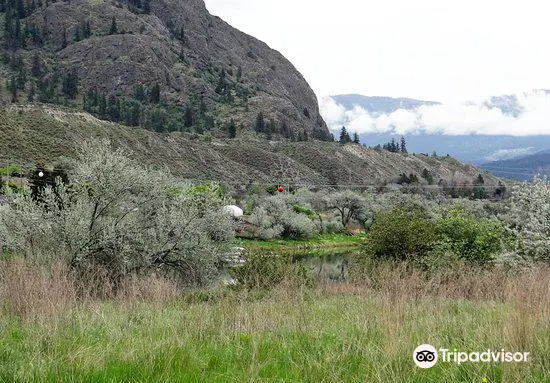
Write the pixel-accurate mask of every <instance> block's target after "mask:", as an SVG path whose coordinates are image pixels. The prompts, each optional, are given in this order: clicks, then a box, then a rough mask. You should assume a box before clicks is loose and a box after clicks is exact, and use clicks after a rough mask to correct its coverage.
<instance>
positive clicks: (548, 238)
mask: <svg viewBox="0 0 550 383" xmlns="http://www.w3.org/2000/svg"><path fill="white" fill-rule="evenodd" d="M504 219H505V220H507V221H508V223H509V225H510V228H511V231H512V232H513V233H514V234H515V235H516V244H517V255H518V256H519V257H520V258H521V259H522V260H524V261H528V262H538V261H550V183H549V182H548V180H547V179H535V180H534V182H533V183H531V184H527V183H525V184H522V185H518V186H516V187H514V189H513V192H512V198H511V203H510V209H509V211H508V213H507V214H506V215H505V216H504Z"/></svg>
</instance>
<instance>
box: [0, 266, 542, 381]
mask: <svg viewBox="0 0 550 383" xmlns="http://www.w3.org/2000/svg"><path fill="white" fill-rule="evenodd" d="M3 266H4V267H3V269H2V270H4V272H3V273H0V275H1V276H2V278H0V288H1V289H0V299H1V301H2V302H3V306H2V307H3V311H2V315H1V317H0V381H1V382H19V381H20V382H44V381H51V382H58V381H62V382H81V381H82V382H123V381H131V382H246V381H248V382H255V381H262V382H263V381H265V382H283V381H284V382H288V381H291V382H484V381H487V382H548V381H550V301H549V298H548V297H549V296H550V295H549V293H550V291H549V289H550V287H549V286H550V272H549V270H548V269H547V268H546V269H537V270H530V271H525V272H521V273H518V272H514V273H506V272H503V271H502V272H501V271H476V272H461V273H460V276H459V275H458V274H457V275H455V276H454V277H449V276H447V277H441V278H439V279H437V280H435V279H434V280H430V281H425V280H423V277H422V276H420V275H418V274H415V273H409V272H404V271H403V270H401V271H398V270H389V269H387V270H386V271H383V270H381V271H380V272H379V273H378V274H377V278H376V281H375V280H374V279H373V278H372V277H371V278H370V282H369V281H368V280H365V282H364V283H361V284H355V285H351V284H332V285H318V286H317V288H316V289H313V290H312V289H301V288H297V287H293V286H291V285H283V286H281V287H280V288H277V289H276V290H274V291H272V292H270V293H262V294H259V293H256V292H247V291H230V292H226V293H223V294H204V293H194V294H190V293H186V294H183V295H182V294H181V293H180V292H178V291H177V289H175V288H174V287H173V286H170V285H169V284H162V283H156V284H155V283H153V282H151V281H149V282H147V283H146V284H145V285H139V284H137V285H132V286H129V287H127V288H126V290H125V291H126V292H125V295H124V296H121V297H117V298H113V299H112V300H109V301H104V300H103V301H102V300H95V299H76V298H75V296H74V293H73V292H72V290H71V288H70V286H69V285H67V281H66V280H65V279H63V277H62V274H60V273H53V277H52V274H50V273H45V272H43V271H40V272H38V271H36V270H35V269H30V270H29V269H27V268H25V267H21V266H17V267H13V265H8V266H6V265H3ZM6 270H7V271H6ZM8 272H9V274H8ZM29 276H32V278H29ZM25 281H28V283H27V282H25ZM144 292H147V293H146V294H143V293H144ZM206 297H210V298H211V299H208V300H207V299H204V298H206ZM422 343H429V344H433V345H434V346H435V347H438V348H439V347H446V348H449V349H453V348H457V349H459V350H461V351H485V350H486V349H488V348H492V349H495V350H500V349H501V348H505V349H507V350H510V351H526V352H530V353H531V356H532V359H531V360H530V361H529V362H528V363H525V364H511V363H508V364H485V363H479V364H474V363H466V364H462V365H460V366H458V365H456V364H450V363H443V362H440V363H438V364H437V365H436V366H435V367H434V368H432V369H429V370H422V369H419V368H417V367H416V366H415V365H414V363H413V360H412V353H413V350H414V349H415V348H416V346H418V345H419V344H422Z"/></svg>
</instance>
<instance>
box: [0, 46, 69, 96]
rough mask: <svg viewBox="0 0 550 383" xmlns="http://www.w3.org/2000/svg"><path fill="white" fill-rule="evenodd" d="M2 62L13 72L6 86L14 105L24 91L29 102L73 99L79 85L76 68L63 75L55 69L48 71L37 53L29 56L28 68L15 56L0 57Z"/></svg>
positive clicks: (55, 67)
mask: <svg viewBox="0 0 550 383" xmlns="http://www.w3.org/2000/svg"><path fill="white" fill-rule="evenodd" d="M6 60H7V63H8V64H9V67H10V69H11V70H12V73H13V74H12V76H11V78H9V79H8V80H7V84H6V89H7V90H8V91H9V92H10V94H11V96H12V102H18V101H19V100H20V96H21V95H22V94H23V93H24V92H25V91H26V94H27V101H29V102H34V101H36V100H37V101H40V102H44V103H62V101H65V102H66V101H68V100H74V99H76V96H77V94H78V86H79V79H78V72H77V70H76V69H72V70H69V71H65V72H63V73H62V72H61V71H60V70H59V68H58V67H57V66H53V67H52V68H51V69H49V68H48V66H47V65H45V63H44V62H43V61H42V59H41V58H40V56H39V55H38V53H35V54H34V55H33V56H32V58H31V62H30V65H29V66H30V68H29V67H28V65H27V63H25V60H23V58H22V57H21V56H19V55H15V54H14V55H12V56H11V57H4V62H6ZM27 84H28V85H27Z"/></svg>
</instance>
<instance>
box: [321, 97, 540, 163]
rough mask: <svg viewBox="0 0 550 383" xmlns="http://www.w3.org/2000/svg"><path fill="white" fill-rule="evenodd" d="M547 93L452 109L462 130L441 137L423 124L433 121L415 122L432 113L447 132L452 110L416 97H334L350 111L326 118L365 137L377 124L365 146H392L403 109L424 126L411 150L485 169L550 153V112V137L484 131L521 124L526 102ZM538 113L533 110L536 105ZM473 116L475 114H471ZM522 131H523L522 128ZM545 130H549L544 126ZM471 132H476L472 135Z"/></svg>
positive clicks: (332, 125)
mask: <svg viewBox="0 0 550 383" xmlns="http://www.w3.org/2000/svg"><path fill="white" fill-rule="evenodd" d="M541 92H543V93H541ZM545 94H550V90H545V89H539V90H535V91H533V92H531V93H525V94H519V95H502V96H494V97H490V98H488V99H487V100H485V101H480V102H465V103H464V104H463V109H460V110H458V112H457V111H456V110H454V109H449V113H453V112H454V115H452V116H449V117H448V118H449V123H448V125H449V126H453V125H454V126H458V128H456V130H457V131H458V133H457V134H447V133H445V132H438V131H437V129H432V130H430V129H429V128H430V126H423V125H422V124H426V125H427V124H428V123H429V122H431V120H427V119H419V120H415V118H417V115H420V114H427V115H429V116H430V117H432V114H434V112H437V117H438V118H439V119H437V120H436V121H435V122H434V123H436V124H437V126H439V127H443V128H444V127H445V126H446V123H447V121H446V120H445V118H447V115H446V113H447V109H446V108H448V106H446V105H444V104H442V103H440V102H437V101H426V100H417V99H411V98H391V97H368V96H362V95H358V94H344V95H336V96H331V97H330V98H331V99H332V100H333V101H334V102H335V103H336V104H337V105H338V108H340V109H345V111H344V112H342V113H341V116H340V119H339V120H337V121H336V120H333V121H330V118H329V117H328V116H325V119H327V123H328V124H329V126H330V128H332V129H333V131H335V132H336V130H337V129H339V128H340V127H341V126H342V125H347V126H348V127H349V130H351V131H353V130H354V129H353V128H354V127H355V129H356V130H359V131H360V132H361V131H362V130H364V129H365V128H366V127H365V126H364V125H362V124H363V121H364V124H376V125H375V128H373V129H371V130H372V131H369V132H366V133H365V132H362V133H361V142H362V143H364V144H366V145H368V146H376V145H378V144H383V143H385V142H388V141H389V140H391V139H392V138H393V139H400V137H401V135H400V134H397V133H396V130H397V128H398V127H399V122H400V120H398V119H397V117H395V118H394V116H396V115H395V114H394V115H392V113H394V112H397V111H400V110H402V111H408V112H410V113H409V114H406V113H405V115H407V116H409V117H411V119H412V120H413V123H416V124H418V125H417V126H415V127H414V128H415V129H413V130H414V132H413V133H409V134H406V140H407V143H408V149H409V151H411V152H417V153H430V154H431V153H433V152H437V153H438V154H443V155H445V154H450V155H451V156H454V157H456V158H458V159H460V160H462V161H465V162H469V163H473V164H475V165H481V164H487V163H489V162H494V161H506V160H511V159H514V158H523V157H527V156H531V155H535V154H538V153H539V152H541V151H545V150H550V113H549V119H548V134H546V132H545V131H544V128H543V129H540V130H542V131H543V134H536V135H524V136H522V135H509V134H502V135H498V134H494V133H495V131H494V130H493V131H492V132H491V134H483V133H484V131H485V129H484V128H483V127H484V126H485V125H484V124H491V123H494V121H495V120H497V121H498V122H500V121H504V122H505V123H517V122H518V121H521V120H520V118H524V117H526V116H527V117H529V115H527V113H531V112H532V110H530V109H528V108H526V106H525V105H524V104H523V103H525V102H526V100H530V99H529V97H531V95H533V96H532V97H539V98H540V97H542V99H544V98H545ZM539 101H540V99H539ZM469 106H472V108H471V110H469V109H468V107H469ZM536 106H537V107H538V108H539V110H538V112H539V113H540V110H544V108H545V106H544V105H543V106H539V105H536ZM429 107H434V108H433V109H432V108H429ZM532 108H533V106H532V105H531V109H532ZM493 109H498V110H499V111H500V112H501V113H497V114H495V113H494V112H493V111H492V110H493ZM361 113H362V114H361ZM469 113H474V114H472V115H470V114H469ZM476 113H477V114H476ZM401 114H403V113H401ZM480 116H481V117H482V118H480ZM499 116H500V117H499ZM358 117H359V118H358ZM398 117H399V116H398ZM537 117H539V118H538V120H537V121H543V123H544V121H546V119H545V115H542V117H540V116H539V115H537ZM432 118H433V117H432ZM453 118H454V120H453ZM353 119H355V121H353ZM524 119H525V121H527V122H526V123H529V122H530V121H531V120H532V119H530V118H524ZM353 122H354V123H353ZM406 122H408V121H406ZM474 124H477V125H476V129H472V128H471V126H470V125H474ZM462 126H465V128H464V131H465V132H468V133H464V134H461V133H460V128H461V127H462ZM518 126H519V128H520V129H521V126H520V125H519V124H518ZM541 126H543V127H544V125H541ZM361 128H364V129H361ZM493 128H494V126H493ZM468 129H470V130H468ZM409 130H410V129H409ZM449 130H452V129H449ZM471 131H474V132H475V133H470V132H471ZM498 132H499V131H497V132H496V133H498ZM539 155H540V154H539ZM503 166H504V165H503Z"/></svg>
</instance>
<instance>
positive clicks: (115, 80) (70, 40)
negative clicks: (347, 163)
mask: <svg viewBox="0 0 550 383" xmlns="http://www.w3.org/2000/svg"><path fill="white" fill-rule="evenodd" d="M21 2H22V4H23V5H24V6H23V14H21V15H19V14H18V12H17V10H15V9H11V8H9V7H8V8H6V6H5V7H4V8H5V9H4V13H5V14H9V15H11V16H10V17H9V19H10V20H12V21H9V22H7V23H8V24H9V28H8V30H16V31H15V32H13V36H11V35H7V36H4V37H3V39H2V40H3V42H4V44H2V48H3V51H4V57H7V59H6V60H5V61H7V62H6V63H5V65H1V64H0V77H4V80H8V81H9V80H10V78H14V79H15V81H14V82H15V83H17V85H16V86H15V88H16V89H15V92H14V93H19V94H18V95H16V96H15V98H16V99H18V101H23V100H27V99H28V98H30V97H29V96H28V94H29V93H30V92H31V88H35V90H34V92H35V93H36V96H35V98H36V99H38V100H40V101H42V102H46V103H52V102H53V103H57V104H67V105H73V106H77V107H79V106H80V105H83V106H84V108H85V109H86V110H87V111H88V112H90V113H92V114H94V115H96V116H98V117H100V118H101V119H107V120H112V121H115V122H124V123H125V124H127V125H136V126H137V125H140V126H144V127H147V128H149V129H152V130H157V131H176V130H179V131H196V132H199V133H201V132H202V131H205V130H210V131H214V130H218V131H222V132H223V131H224V130H225V129H226V126H227V125H228V124H229V123H230V121H231V120H233V121H234V122H235V123H236V124H237V125H238V126H242V127H243V128H245V129H248V130H252V129H254V127H255V123H256V118H257V116H259V115H260V114H262V117H263V118H264V119H265V124H266V125H268V127H267V128H265V130H269V133H272V134H280V135H284V136H287V138H292V137H294V138H295V137H298V136H302V137H303V136H304V135H307V136H309V138H317V139H322V140H326V139H330V133H329V131H328V128H327V126H326V124H325V122H324V120H323V118H322V117H321V116H320V114H319V109H318V102H317V98H316V96H315V94H314V92H313V91H312V90H311V88H310V87H309V85H308V84H307V82H306V80H305V79H304V77H303V76H302V75H301V74H300V73H299V72H298V71H297V69H296V68H295V67H294V66H293V65H292V63H290V62H289V61H288V60H287V59H286V58H284V56H283V55H282V54H280V53H279V52H277V51H275V50H273V49H271V48H270V47H268V46H267V44H265V43H263V42H261V41H260V40H258V39H255V38H254V37H252V36H250V35H247V34H245V33H243V32H241V31H239V30H237V29H235V28H233V27H231V26H230V25H229V24H227V23H226V22H224V21H223V20H222V19H220V18H219V17H217V16H212V15H210V13H209V12H208V10H207V8H206V6H205V4H204V1H202V0H184V1H182V0H121V1H117V0H112V1H111V0H108V1H93V2H91V1H88V0H72V1H70V2H45V3H43V4H42V3H40V4H42V5H41V6H36V5H35V3H34V1H31V0H21ZM0 10H1V9H0ZM13 20H15V21H13ZM8 24H6V25H7V26H8ZM15 25H19V26H18V27H16V26H15ZM17 28H19V29H20V30H19V32H17V30H18V29H17ZM23 29H24V30H25V33H23ZM35 57H37V58H36V59H35ZM35 64H36V66H39V67H40V68H39V70H38V69H37V70H36V71H35V69H36V68H35ZM23 72H26V73H23ZM23 74H24V76H23ZM71 75H73V77H71ZM22 77H26V79H25V80H26V81H23V84H22V85H21V86H20V84H19V80H20V79H21V78H22ZM140 87H142V88H141V89H140ZM66 88H67V89H66ZM75 91H76V94H75ZM137 95H139V96H137ZM1 96H3V97H0V100H3V103H4V105H6V104H8V103H9V102H10V97H13V95H10V94H6V93H4V94H3V95H1ZM31 101H32V100H31ZM0 103H2V101H0ZM104 104H108V105H107V106H105V105H104ZM113 104H114V105H115V106H113Z"/></svg>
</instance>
